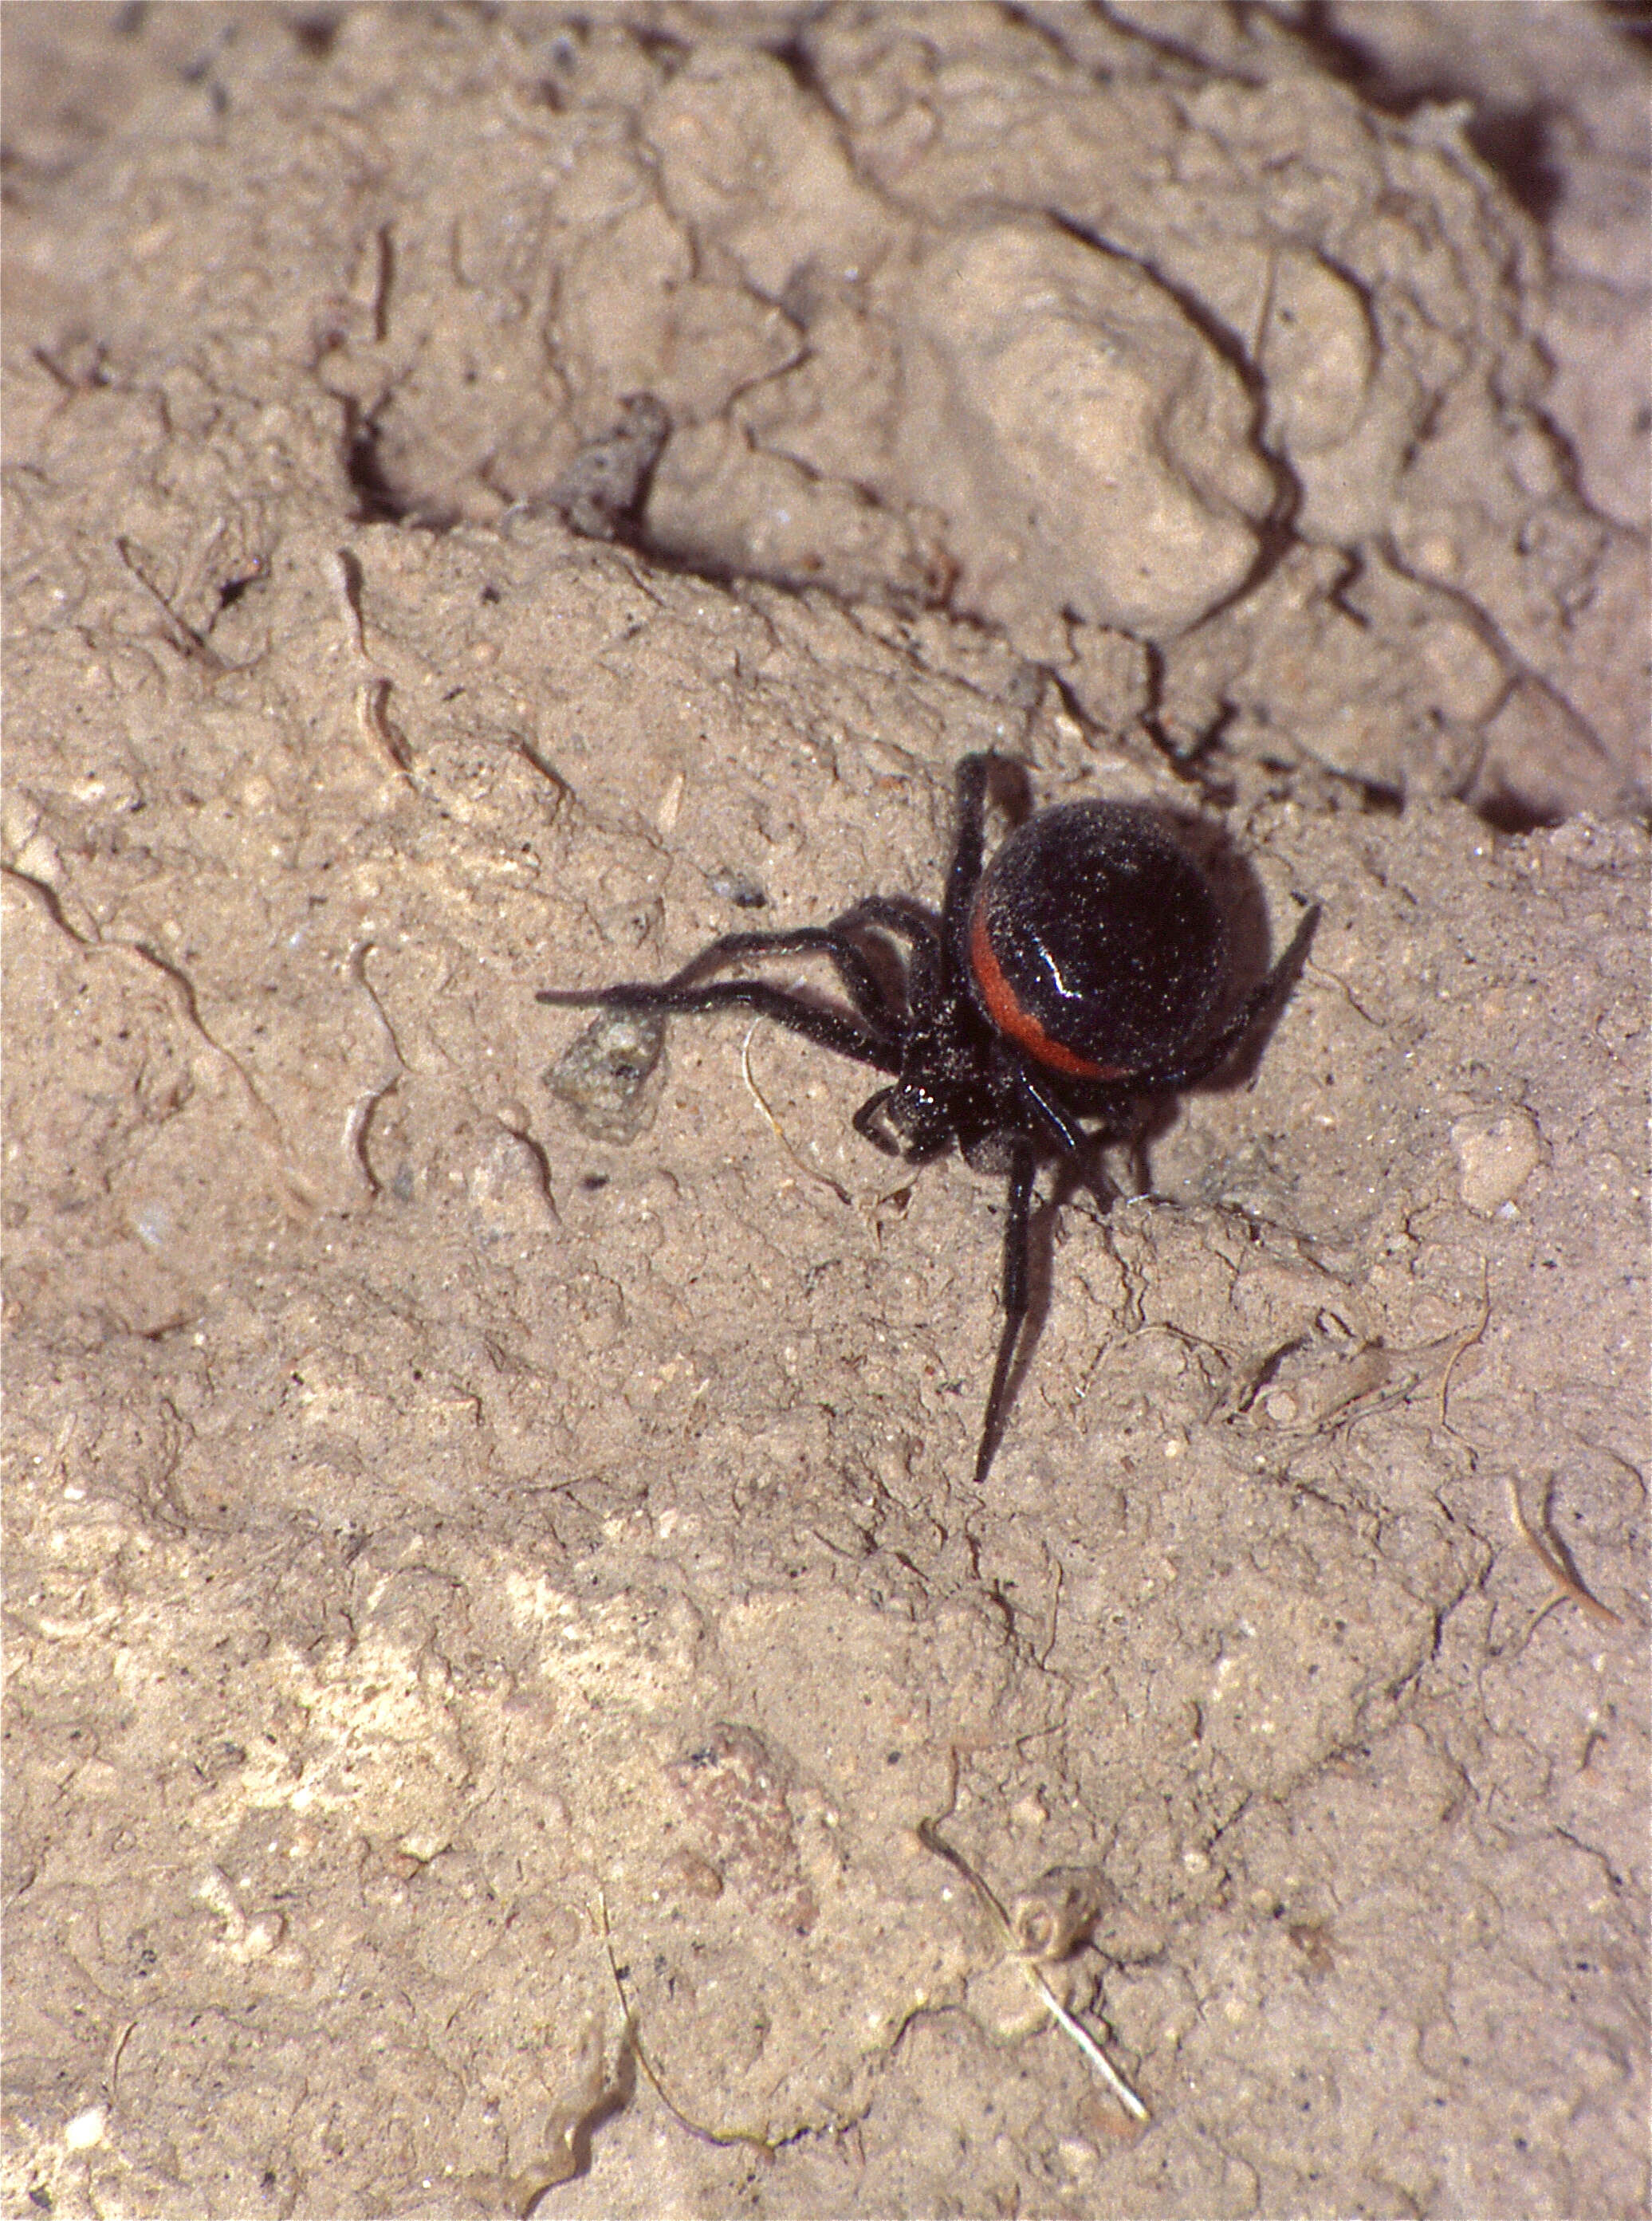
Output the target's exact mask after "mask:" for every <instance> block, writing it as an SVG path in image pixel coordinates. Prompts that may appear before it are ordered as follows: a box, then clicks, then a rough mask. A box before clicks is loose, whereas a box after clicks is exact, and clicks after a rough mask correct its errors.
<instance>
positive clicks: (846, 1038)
mask: <svg viewBox="0 0 1652 2221" xmlns="http://www.w3.org/2000/svg"><path fill="white" fill-rule="evenodd" d="M999 761H1002V759H999V758H996V757H992V756H989V755H967V756H965V757H964V758H963V760H961V763H960V764H959V766H958V773H957V779H958V832H957V839H956V841H955V843H954V848H953V853H952V861H951V864H950V866H949V867H948V873H947V887H946V895H945V898H944V901H943V903H942V910H941V917H940V921H939V923H938V925H937V923H936V920H935V919H934V917H932V916H931V915H930V914H929V912H928V911H927V910H923V909H922V908H921V907H920V906H918V905H917V904H913V903H910V902H907V901H904V900H901V899H898V898H892V897H890V896H887V895H868V896H867V897H866V898H864V899H863V900H861V901H860V902H858V903H856V904H854V907H853V908H852V909H850V910H844V911H843V912H842V915H841V916H839V917H835V918H833V919H832V921H831V922H830V923H829V924H827V925H800V926H792V927H789V928H782V929H779V930H776V931H772V932H761V933H725V934H723V935H719V937H718V938H717V939H716V941H713V942H710V944H709V946H708V947H706V948H703V949H701V951H700V952H699V954H698V956H695V957H692V958H691V960H689V962H688V963H686V964H685V965H684V966H683V967H681V969H680V970H679V971H677V972H674V973H673V974H672V976H671V977H670V979H665V980H661V981H659V982H658V983H656V984H654V985H649V984H648V983H647V982H642V981H631V980H628V981H623V982H621V983H620V984H618V985H615V986H611V987H560V988H547V989H545V990H544V991H543V992H541V994H540V996H539V998H538V999H539V1001H541V1003H550V1004H555V1005H557V1006H558V1007H560V1008H564V1009H583V1008H589V1007H591V1006H593V1005H598V1004H600V1005H605V1006H607V1007H608V1008H610V1009H612V1010H657V1011H665V1012H675V1011H689V1010H726V1009H729V1008H730V1007H731V1006H732V1007H735V1008H737V1009H740V1010H755V1011H757V1012H759V1013H760V1015H761V1016H762V1017H766V1018H771V1019H773V1022H774V1023H775V1024H777V1025H781V1026H785V1027H788V1028H789V1029H791V1030H792V1032H793V1033H798V1034H802V1035H804V1037H805V1038H806V1039H807V1040H809V1041H811V1042H818V1043H819V1044H820V1046H821V1047H822V1048H829V1049H832V1050H835V1052H836V1054H838V1055H839V1056H847V1057H853V1058H854V1060H855V1061H856V1063H858V1064H865V1065H870V1066H871V1067H872V1068H873V1070H874V1071H876V1072H884V1073H889V1074H890V1076H891V1080H890V1085H888V1086H886V1087H880V1088H879V1090H878V1092H877V1093H876V1094H875V1095H872V1096H868V1098H867V1100H866V1101H865V1102H864V1103H863V1104H861V1105H860V1109H859V1110H857V1111H856V1112H855V1113H854V1129H855V1131H856V1132H857V1133H858V1134H860V1136H862V1137H863V1138H864V1139H865V1140H867V1141H868V1142H871V1143H872V1144H873V1147H874V1148H879V1149H881V1150H883V1151H884V1153H885V1154H886V1155H889V1156H898V1157H904V1158H905V1159H906V1160H908V1161H910V1162H912V1163H917V1164H921V1163H923V1162H926V1161H929V1159H931V1158H935V1157H938V1156H941V1155H942V1154H945V1152H946V1151H947V1150H948V1149H949V1148H954V1147H955V1148H957V1149H958V1150H959V1152H960V1154H961V1155H962V1156H963V1158H964V1161H965V1162H966V1163H967V1164H968V1165H969V1166H970V1167H972V1169H973V1170H975V1171H977V1172H983V1173H997V1174H1001V1175H1007V1177H1008V1179H1009V1198H1008V1204H1009V1207H1008V1210H1007V1211H1006V1214H1005V1218H1004V1265H1003V1304H1004V1324H1003V1328H1002V1329H1001V1332H1000V1334H999V1337H998V1356H997V1360H996V1361H995V1363H994V1365H993V1368H992V1385H991V1386H990V1387H989V1388H988V1390H987V1396H986V1414H985V1417H984V1419H983V1422H982V1426H981V1436H980V1445H979V1449H978V1451H977V1453H976V1458H975V1472H974V1479H975V1482H976V1485H977V1486H979V1484H980V1483H982V1482H983V1481H985V1480H986V1476H987V1473H988V1471H989V1470H990V1468H991V1467H992V1460H993V1458H994V1456H995V1455H996V1454H997V1451H998V1442H999V1438H1000V1436H1001V1435H1002V1433H1003V1430H1004V1418H1005V1416H1006V1406H1007V1403H1008V1392H1009V1386H1010V1381H1011V1370H1012V1367H1013V1365H1014V1361H1015V1356H1016V1349H1017V1343H1018V1342H1019V1341H1020V1337H1021V1330H1022V1326H1023V1323H1024V1321H1025V1318H1026V1315H1027V1300H1028V1229H1029V1217H1030V1213H1031V1208H1032V1197H1033V1180H1034V1174H1035V1172H1036V1165H1037V1161H1038V1160H1039V1158H1040V1156H1041V1155H1048V1154H1051V1153H1054V1154H1056V1155H1057V1156H1059V1157H1062V1158H1066V1159H1069V1160H1073V1159H1079V1158H1081V1157H1082V1156H1083V1154H1085V1153H1086V1151H1088V1150H1090V1149H1092V1148H1093V1147H1094V1146H1095V1145H1096V1144H1097V1143H1098V1142H1100V1141H1102V1140H1104V1139H1105V1138H1106V1137H1107V1136H1109V1135H1117V1134H1121V1133H1126V1132H1128V1131H1129V1129H1130V1119H1129V1106H1130V1104H1131V1101H1132V1099H1133V1098H1136V1097H1139V1096H1142V1095H1149V1094H1159V1093H1163V1092H1168V1091H1170V1090H1173V1089H1178V1088H1183V1087H1191V1086H1192V1085H1194V1084H1195V1083H1196V1082H1198V1081H1199V1080H1202V1079H1209V1078H1210V1076H1211V1073H1214V1072H1216V1071H1217V1069H1218V1067H1221V1066H1222V1065H1223V1064H1225V1063H1226V1062H1227V1060H1228V1059H1229V1058H1230V1056H1231V1055H1232V1054H1233V1053H1234V1051H1235V1050H1236V1048H1238V1047H1239V1045H1240V1043H1241V1042H1242V1041H1243V1040H1244V1038H1245V1036H1246V1035H1248V1033H1249V1032H1250V1029H1251V1028H1252V1027H1253V1026H1254V1025H1255V1022H1256V1020H1257V1018H1258V1017H1260V1016H1261V1013H1262V1011H1263V1010H1264V1009H1265V1008H1266V1007H1267V1004H1269V1002H1270V1001H1271V1000H1272V999H1273V996H1274V995H1275V993H1276V992H1277V991H1278V989H1279V987H1280V984H1281V982H1282V981H1283V980H1284V979H1286V976H1287V975H1288V974H1289V973H1290V972H1291V969H1292V966H1293V965H1294V963H1295V961H1296V960H1297V958H1298V955H1299V954H1301V953H1302V952H1303V951H1304V950H1305V948H1306V946H1307V942H1308V940H1309V937H1310V936H1311V934H1312V931H1313V929H1314V924H1315V922H1316V920H1317V917H1318V908H1317V905H1315V906H1314V907H1312V908H1311V909H1310V910H1308V912H1307V914H1306V915H1305V917H1304V919H1303V921H1302V923H1301V925H1300V927H1299V928H1298V930H1297V933H1296V935H1295V937H1294V938H1293V940H1292V942H1291V945H1290V947H1289V948H1287V949H1286V952H1285V954H1284V955H1283V956H1282V957H1281V958H1280V960H1279V962H1278V963H1277V964H1276V965H1275V966H1274V967H1273V970H1272V971H1271V972H1269V973H1268V974H1267V978H1266V979H1263V980H1262V982H1261V985H1259V986H1257V987H1255V988H1254V989H1253V990H1252V991H1251V992H1250V993H1249V994H1248V995H1247V996H1246V997H1245V998H1244V1000H1243V1001H1242V1003H1241V1004H1239V1006H1238V1008H1237V1010H1236V1011H1235V1012H1234V1013H1233V1015H1232V1016H1231V1017H1230V1018H1228V1019H1227V1020H1226V1022H1225V1023H1223V1024H1221V1025H1220V1026H1217V1028H1216V1029H1214V1030H1212V1029H1211V1020H1212V1017H1214V1015H1215V1013H1216V1011H1217V1006H1218V1004H1219V1003H1220V1001H1221V998H1222V993H1223V987H1224V986H1225V985H1226V983H1227V978H1228V964H1229V958H1228V937H1227V933H1226V929H1225V928H1224V926H1223V920H1222V915H1221V912H1220V911H1219V910H1218V909H1217V903H1216V898H1215V897H1214V895H1213V894H1212V893H1211V889H1210V886H1209V885H1208V884H1207V882H1206V880H1205V876H1204V874H1203V873H1201V872H1200V870H1199V869H1198V866H1197V865H1196V864H1195V863H1194V862H1193V861H1192V858H1191V857H1189V856H1188V855H1187V854H1186V853H1185V852H1184V851H1183V850H1182V849H1181V848H1179V847H1178V846H1177V844H1176V843H1175V842H1174V841H1172V840H1171V839H1170V838H1169V836H1168V835H1167V834H1165V833H1164V832H1163V831H1161V829H1159V828H1158V827H1157V826H1156V825H1155V823H1153V822H1152V821H1151V819H1150V818H1148V816H1145V815H1144V813H1143V812H1142V810H1138V809H1134V808H1131V807H1129V806H1128V805H1126V804H1118V803H1111V802H1069V803H1063V804H1059V805H1057V806H1056V807H1054V808H1053V809H1048V810H1039V811H1036V813H1035V814H1034V815H1033V816H1030V817H1029V818H1028V819H1026V821H1025V822H1024V823H1023V824H1021V825H1020V826H1018V827H1017V829H1015V830H1014V831H1013V832H1011V833H1010V834H1008V835H1006V836H1005V838H1004V840H1003V841H1001V842H1000V843H999V845H998V848H997V849H996V851H995V852H994V854H993V855H992V859H991V860H990V861H986V862H984V860H983V857H984V849H985V833H984V816H985V810H986V789H987V779H988V774H989V773H990V771H991V769H992V766H993V764H994V763H996V762H999ZM868 931H871V932H873V933H874V934H876V935H879V936H880V937H882V938H883V939H884V940H885V942H888V941H890V940H893V941H895V942H901V943H904V947H905V950H906V957H905V966H904V985H903V987H902V990H901V992H896V993H892V992H890V990H889V988H888V987H886V986H885V982H884V979H883V978H882V976H881V975H880V974H879V972H878V971H877V970H875V969H874V967H873V964H872V963H871V962H870V961H869V960H868V959H867V954H866V951H865V949H864V948H862V947H861V945H860V942H861V939H862V937H863V936H864V935H866V934H867V932H868ZM805 949H818V950H820V951H821V952H822V953H823V954H824V955H826V956H827V957H829V959H830V960H831V963H832V965H833V967H834V968H835V971H836V973H837V977H838V979H839V981H840V983H841V984H842V987H843V990H844V992H845V993H846V994H847V995H848V1000H849V1003H850V1004H852V1005H853V1008H852V1009H849V1010H846V1009H843V1008H842V1007H839V1006H835V1005H830V1004H823V1003H817V1002H811V1001H809V1000H808V999H806V998H804V997H803V996H801V995H798V994H796V993H794V992H791V991H790V990H788V989H786V988H783V987H779V986H777V985H774V983H773V981H771V980H767V979H712V980H706V979H702V978H701V977H700V975H701V974H702V973H704V972H706V971H708V970H710V968H712V967H714V966H716V965H720V964H726V963H729V962H732V961H735V960H738V959H741V958H744V957H751V956H774V955H780V954H792V953H793V952H795V951H798V950H805ZM1086 1120H1090V1121H1098V1122H1099V1123H1097V1124H1095V1125H1093V1126H1092V1127H1090V1128H1086V1124H1085V1123H1083V1122H1085V1121H1086Z"/></svg>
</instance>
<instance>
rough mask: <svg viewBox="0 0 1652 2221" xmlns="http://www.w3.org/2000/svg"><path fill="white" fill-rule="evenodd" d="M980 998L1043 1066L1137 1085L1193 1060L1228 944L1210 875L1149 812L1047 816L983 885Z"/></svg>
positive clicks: (978, 899) (976, 913)
mask: <svg viewBox="0 0 1652 2221" xmlns="http://www.w3.org/2000/svg"><path fill="white" fill-rule="evenodd" d="M968 945H969V973H970V981H969V984H970V988H971V992H973V995H974V998H975V1000H976V1002H977V1003H978V1004H979V1007H980V1009H981V1010H983V1012H984V1013H985V1014H986V1017H988V1018H989V1019H990V1020H991V1021H992V1023H993V1024H994V1025H995V1026H997V1027H998V1029H999V1030H1000V1032H1002V1033H1004V1034H1007V1035H1009V1036H1010V1038H1011V1040H1012V1041H1015V1042H1018V1043H1019V1044H1020V1045H1021V1047H1022V1048H1023V1049H1025V1050H1026V1051H1027V1052H1028V1054H1029V1055H1031V1056H1033V1057H1034V1058H1036V1060H1037V1061H1038V1062H1039V1063H1040V1064H1042V1065H1044V1066H1046V1067H1048V1068H1049V1069H1050V1070H1052V1071H1055V1072H1060V1073H1067V1074H1068V1075H1069V1076H1071V1077H1073V1078H1075V1079H1100V1080H1107V1079H1117V1080H1125V1079H1129V1077H1130V1075H1131V1074H1132V1073H1147V1072H1151V1071H1153V1070H1155V1068H1163V1067H1166V1066H1173V1065H1175V1064H1177V1063H1178V1062H1180V1060H1182V1059H1183V1058H1184V1057H1185V1056H1186V1053H1187V1051H1188V1049H1189V1048H1191V1047H1192V1045H1193V1044H1194V1043H1195V1042H1197V1041H1198V1038H1199V1036H1200V1035H1201V1033H1202V1032H1203V1030H1204V1029H1205V1025H1206V1023H1208V1021H1209V1019H1210V1017H1211V1014H1212V1012H1213V1011H1214V1010H1215V1008H1216V1005H1217V1000H1218V998H1220V995H1221V992H1222V987H1223V981H1224V980H1225V979H1226V977H1227V970H1228V937H1227V933H1226V930H1225V929H1224V927H1223V922H1222V914H1221V912H1220V910H1218V909H1217V903H1216V898H1215V896H1214V895H1213V894H1212V893H1211V889H1210V887H1209V885H1207V883H1206V881H1205V876H1204V874H1203V873H1202V872H1200V870H1199V868H1198V865H1197V864H1195V863H1194V862H1193V860H1192V857H1190V856H1189V855H1187V854H1186V853H1185V852H1184V851H1183V850H1182V849H1181V848H1179V847H1178V846H1177V845H1176V843H1175V842H1174V841H1173V840H1171V839H1170V837H1169V836H1168V835H1167V834H1166V833H1164V832H1162V831H1161V829H1160V828H1159V827H1158V826H1156V825H1155V823H1153V821H1152V820H1151V818H1149V817H1148V816H1147V815H1146V814H1145V813H1144V812H1143V811H1142V810H1135V809H1132V808H1129V806H1127V805H1124V804H1118V803H1110V802H1071V803H1064V804H1061V805H1060V806H1059V807H1057V808H1055V809H1054V810H1040V811H1039V812H1038V814H1037V815H1036V816H1033V817H1029V819H1028V820H1027V822H1026V823H1025V824H1024V825H1021V826H1019V827H1017V829H1016V830H1015V831H1014V832H1013V833H1011V835H1009V837H1008V838H1007V839H1006V840H1005V841H1004V842H1003V844H1002V845H1001V846H1000V848H998V852H997V854H995V855H994V856H993V857H992V860H991V862H990V863H989V864H988V865H987V867H986V870H985V871H984V872H983V873H982V874H981V880H980V885H979V889H978V890H977V892H976V896H975V902H974V906H973V911H972V914H971V920H970V930H969V944H968Z"/></svg>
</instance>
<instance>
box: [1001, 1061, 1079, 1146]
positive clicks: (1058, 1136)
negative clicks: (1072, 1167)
mask: <svg viewBox="0 0 1652 2221" xmlns="http://www.w3.org/2000/svg"><path fill="white" fill-rule="evenodd" d="M1013 1085H1014V1087H1015V1092H1016V1098H1017V1101H1018V1102H1019V1103H1020V1104H1021V1107H1022V1109H1023V1110H1028V1111H1030V1112H1031V1113H1032V1116H1033V1117H1034V1118H1035V1119H1036V1120H1037V1122H1038V1123H1039V1124H1040V1125H1042V1127H1043V1128H1044V1129H1045V1131H1046V1132H1047V1133H1048V1134H1051V1135H1053V1136H1054V1138H1055V1141H1056V1142H1057V1143H1058V1145H1059V1146H1060V1147H1061V1149H1062V1150H1063V1151H1065V1153H1066V1154H1067V1155H1068V1156H1069V1157H1076V1156H1077V1155H1078V1154H1079V1152H1080V1151H1081V1150H1082V1149H1083V1148H1085V1147H1086V1144H1087V1143H1088V1142H1089V1140H1090V1136H1088V1135H1087V1134H1086V1132H1085V1131H1084V1129H1083V1128H1082V1127H1081V1126H1079V1125H1078V1124H1076V1123H1074V1121H1073V1119H1072V1118H1071V1117H1069V1116H1068V1115H1067V1112H1066V1111H1065V1110H1063V1109H1062V1108H1061V1104H1059V1103H1057V1102H1056V1101H1055V1099H1054V1097H1053V1096H1051V1095H1049V1094H1048V1093H1047V1092H1046V1091H1045V1090H1044V1089H1043V1088H1042V1087H1041V1086H1040V1085H1038V1082H1037V1081H1036V1079H1034V1078H1033V1076H1032V1074H1031V1073H1029V1071H1028V1070H1027V1068H1026V1067H1025V1066H1024V1065H1023V1066H1022V1067H1020V1068H1019V1069H1018V1070H1017V1073H1016V1075H1015V1079H1014V1082H1013Z"/></svg>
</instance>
